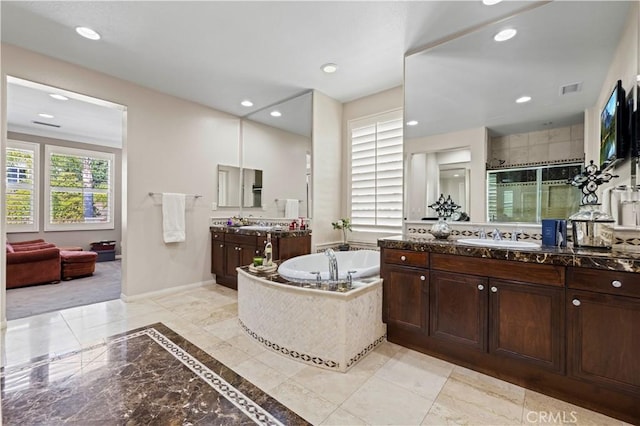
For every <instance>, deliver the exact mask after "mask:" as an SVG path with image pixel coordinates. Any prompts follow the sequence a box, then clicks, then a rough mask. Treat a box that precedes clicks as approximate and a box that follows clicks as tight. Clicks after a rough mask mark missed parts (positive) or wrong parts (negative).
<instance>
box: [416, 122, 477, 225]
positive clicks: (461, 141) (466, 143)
mask: <svg viewBox="0 0 640 426" xmlns="http://www.w3.org/2000/svg"><path fill="white" fill-rule="evenodd" d="M487 141H488V133H487V129H486V128H485V127H478V128H475V129H468V130H462V131H458V132H452V133H446V134H442V135H434V136H428V137H424V138H413V139H405V141H404V155H405V165H407V164H410V159H411V155H412V154H414V153H421V152H436V151H443V150H453V149H461V148H469V149H470V150H471V162H470V163H471V166H470V167H471V174H470V179H469V180H470V184H469V186H470V188H469V191H470V194H471V197H470V206H469V208H468V210H469V216H470V218H471V221H473V222H484V221H485V220H486V217H485V216H486V197H485V194H486V173H485V171H486V170H485V169H486V164H485V163H486V161H487ZM405 173H406V172H405ZM405 179H406V178H405ZM405 188H406V185H405ZM411 190H412V191H415V190H416V189H411ZM405 207H406V206H405ZM405 213H406V212H405Z"/></svg>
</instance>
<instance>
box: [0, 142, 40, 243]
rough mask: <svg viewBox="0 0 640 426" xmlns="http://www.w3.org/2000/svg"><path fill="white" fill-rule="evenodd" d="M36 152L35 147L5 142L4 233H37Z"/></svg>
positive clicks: (37, 147)
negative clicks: (5, 188) (5, 231)
mask: <svg viewBox="0 0 640 426" xmlns="http://www.w3.org/2000/svg"><path fill="white" fill-rule="evenodd" d="M39 150H40V149H39V145H38V144H35V143H30V142H19V141H13V140H8V141H7V148H6V183H7V190H6V196H5V208H6V215H7V217H6V224H7V228H6V229H7V232H36V231H38V205H37V203H38V179H39V178H38V170H39V169H40V163H39V155H38V154H39Z"/></svg>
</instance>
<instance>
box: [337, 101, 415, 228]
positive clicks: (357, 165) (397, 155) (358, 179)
mask: <svg viewBox="0 0 640 426" xmlns="http://www.w3.org/2000/svg"><path fill="white" fill-rule="evenodd" d="M402 126H403V122H402V111H394V112H390V113H385V114H380V115H376V116H375V117H369V118H366V119H360V120H353V121H351V122H350V123H349V127H350V133H351V214H350V216H351V222H352V226H353V230H354V231H361V232H390V233H397V232H401V231H402V172H403V150H402V142H403V139H402Z"/></svg>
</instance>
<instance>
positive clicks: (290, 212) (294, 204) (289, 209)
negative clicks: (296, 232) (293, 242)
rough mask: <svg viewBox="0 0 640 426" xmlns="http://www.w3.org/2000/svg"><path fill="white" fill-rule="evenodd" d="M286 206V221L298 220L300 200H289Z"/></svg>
mask: <svg viewBox="0 0 640 426" xmlns="http://www.w3.org/2000/svg"><path fill="white" fill-rule="evenodd" d="M285 201H286V203H285V205H284V217H285V219H297V218H298V200H292V199H291V198H288V199H287V200H285Z"/></svg>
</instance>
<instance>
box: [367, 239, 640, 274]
mask: <svg viewBox="0 0 640 426" xmlns="http://www.w3.org/2000/svg"><path fill="white" fill-rule="evenodd" d="M378 246H379V247H380V248H392V249H401V250H414V251H427V252H431V253H441V254H456V255H461V256H472V257H482V258H487V259H501V260H515V261H519V262H527V263H541V264H551V265H561V266H578V267H584V268H594V269H606V270H609V271H623V272H640V253H636V252H633V251H626V250H624V251H622V250H616V249H614V250H612V251H597V250H587V249H574V248H573V247H565V248H555V247H540V248H532V249H521V248H518V249H506V248H504V249H502V248H495V247H482V246H468V245H463V244H458V243H456V239H454V238H453V237H450V239H448V240H436V239H435V238H433V237H431V236H427V235H424V234H422V235H420V236H417V235H414V234H406V235H399V236H394V237H388V238H382V239H380V240H378Z"/></svg>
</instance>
